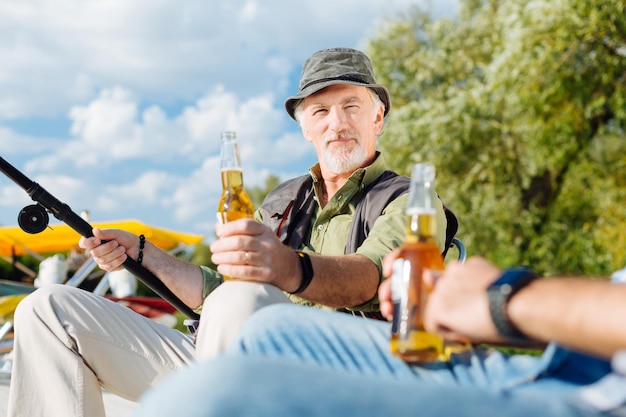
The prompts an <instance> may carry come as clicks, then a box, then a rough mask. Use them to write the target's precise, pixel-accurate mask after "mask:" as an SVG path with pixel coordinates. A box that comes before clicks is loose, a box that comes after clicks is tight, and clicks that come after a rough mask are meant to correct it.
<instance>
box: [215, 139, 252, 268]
mask: <svg viewBox="0 0 626 417" xmlns="http://www.w3.org/2000/svg"><path fill="white" fill-rule="evenodd" d="M221 138H222V149H221V153H220V168H221V171H222V196H221V197H220V202H219V204H218V206H217V221H218V222H220V223H226V222H230V221H233V220H238V219H243V218H246V217H252V216H253V214H254V206H253V205H252V200H251V199H250V196H248V193H247V192H246V190H245V189H244V188H243V171H242V170H241V159H240V158H239V147H238V146H237V134H236V133H235V132H222V133H221ZM224 279H225V280H229V279H234V278H233V277H229V276H224Z"/></svg>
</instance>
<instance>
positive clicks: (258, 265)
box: [211, 219, 301, 291]
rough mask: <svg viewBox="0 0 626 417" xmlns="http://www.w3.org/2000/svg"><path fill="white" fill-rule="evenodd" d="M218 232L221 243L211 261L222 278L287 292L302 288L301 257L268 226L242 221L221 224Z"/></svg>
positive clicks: (212, 247) (213, 246)
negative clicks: (231, 278) (269, 285)
mask: <svg viewBox="0 0 626 417" xmlns="http://www.w3.org/2000/svg"><path fill="white" fill-rule="evenodd" d="M215 231H216V233H217V235H218V237H219V239H218V240H217V241H215V242H213V243H212V244H211V253H212V256H211V260H212V261H213V262H214V263H215V264H216V265H217V270H218V271H219V272H220V273H221V274H223V275H226V276H230V277H237V279H242V280H248V281H256V282H265V283H268V284H273V285H275V286H277V287H278V288H280V289H282V290H284V291H294V290H295V289H296V288H298V285H299V279H300V277H301V272H300V270H299V268H300V266H299V261H298V258H297V255H296V254H295V253H294V251H293V250H292V249H291V248H289V247H287V246H285V245H284V244H283V243H282V242H281V241H280V240H279V239H278V237H276V235H275V234H274V233H273V232H272V231H271V229H269V228H268V227H267V226H265V225H263V224H261V223H259V222H257V221H255V220H252V219H241V220H235V221H232V222H228V223H224V224H217V225H216V226H215Z"/></svg>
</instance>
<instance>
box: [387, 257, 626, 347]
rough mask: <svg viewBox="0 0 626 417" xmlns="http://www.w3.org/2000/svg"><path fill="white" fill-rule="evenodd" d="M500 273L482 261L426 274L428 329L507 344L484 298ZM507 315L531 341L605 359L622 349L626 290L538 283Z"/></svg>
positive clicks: (600, 284) (576, 281)
mask: <svg viewBox="0 0 626 417" xmlns="http://www.w3.org/2000/svg"><path fill="white" fill-rule="evenodd" d="M393 256H394V255H393V254H392V255H391V257H393ZM390 259H391V258H390ZM387 264H388V262H387V260H386V263H385V265H387ZM385 271H387V268H386V269H385ZM387 272H388V271H387ZM501 274H502V270H500V268H498V267H496V266H495V265H493V264H491V263H489V262H488V261H487V260H485V259H483V258H470V259H468V260H467V262H466V263H465V264H461V263H452V264H450V265H449V266H448V267H447V268H446V270H445V271H443V272H442V273H441V274H440V276H438V277H435V275H436V273H433V272H427V273H425V274H424V279H425V282H426V283H427V285H433V289H432V292H431V294H430V296H429V299H428V305H427V306H426V319H425V326H426V328H427V329H428V330H429V331H433V332H438V333H441V334H443V335H444V337H445V338H446V339H448V340H469V341H472V342H487V343H489V342H491V343H503V342H504V343H506V342H507V341H506V340H505V339H503V338H502V337H501V336H500V335H499V334H498V332H497V330H496V328H495V326H494V324H493V322H492V320H491V316H490V314H489V304H488V299H487V287H488V286H489V284H491V283H492V282H493V281H495V280H496V279H497V278H498V277H499V276H500V275H501ZM435 280H436V283H435ZM388 281H389V280H387V281H385V283H384V285H382V286H381V289H380V291H379V297H380V299H381V311H382V312H383V313H384V314H385V315H386V316H387V317H390V315H391V294H390V290H389V283H388ZM507 314H508V316H509V319H510V320H511V321H512V322H513V324H514V325H515V326H516V327H517V328H518V329H519V330H520V331H521V332H522V333H524V334H525V335H526V336H528V337H529V338H532V339H536V340H539V341H544V342H549V341H555V342H558V343H560V344H562V345H564V346H568V347H570V348H573V349H577V350H581V351H585V352H587V353H590V354H594V355H599V356H603V357H610V356H611V355H613V354H614V353H615V352H616V351H617V350H619V349H624V348H626V328H624V325H623V323H622V319H621V317H624V316H625V315H626V286H622V285H616V284H611V283H609V282H607V281H604V280H593V279H589V278H583V277H579V278H566V277H554V278H546V279H538V280H535V281H533V282H532V283H531V284H530V285H528V286H526V287H524V288H523V289H521V290H520V291H519V292H517V293H516V294H515V295H514V296H513V297H512V298H511V300H510V301H509V303H508V306H507Z"/></svg>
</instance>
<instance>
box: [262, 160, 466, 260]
mask: <svg viewBox="0 0 626 417" xmlns="http://www.w3.org/2000/svg"><path fill="white" fill-rule="evenodd" d="M410 182H411V180H410V178H408V177H406V176H403V175H398V174H396V173H395V172H393V171H385V172H383V173H382V174H381V175H380V176H379V177H378V178H377V179H376V180H374V181H373V182H372V183H371V184H369V185H368V186H367V187H366V188H365V189H363V190H361V191H360V193H361V196H360V199H359V202H358V203H357V206H356V211H355V213H354V216H353V218H352V224H351V225H350V230H349V232H348V239H347V241H346V245H345V249H344V253H346V254H350V253H355V252H356V250H357V249H358V247H359V246H361V244H362V243H363V241H364V240H365V239H366V238H367V236H368V235H369V232H370V230H371V229H372V227H374V222H375V221H376V219H378V217H379V216H380V215H381V214H382V213H383V210H384V209H385V207H387V205H388V204H389V203H390V202H392V201H393V200H395V199H396V198H398V197H399V196H401V195H402V194H404V193H406V192H408V190H409V185H410ZM314 197H315V193H314V191H313V179H312V178H311V176H310V175H308V174H307V175H303V176H301V177H297V178H293V179H291V180H288V181H285V182H283V183H281V184H280V185H278V186H277V187H276V188H275V189H274V190H272V191H271V192H270V193H269V194H268V195H267V197H265V201H263V204H262V205H261V207H260V209H261V213H262V216H263V223H264V224H265V225H267V226H268V227H269V228H271V229H272V230H273V231H274V233H276V235H277V236H278V238H279V239H280V240H281V242H283V243H284V244H285V245H288V246H289V247H291V248H293V249H300V248H301V246H302V242H303V241H304V240H305V239H306V237H307V234H308V233H310V231H311V219H312V217H313V213H314V212H315V208H316V204H317V203H316V202H315V199H314ZM444 211H445V214H446V219H447V225H446V250H444V251H443V255H444V256H445V254H446V252H447V248H449V247H450V243H451V241H452V238H453V237H454V236H455V234H456V232H457V229H458V222H457V220H456V216H455V215H454V214H453V213H452V212H451V211H450V210H449V209H448V208H447V207H445V205H444Z"/></svg>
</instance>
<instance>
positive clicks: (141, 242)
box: [137, 235, 146, 265]
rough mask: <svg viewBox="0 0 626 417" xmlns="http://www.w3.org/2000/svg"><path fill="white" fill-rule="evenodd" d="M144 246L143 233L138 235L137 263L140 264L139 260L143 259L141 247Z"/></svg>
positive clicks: (144, 238)
mask: <svg viewBox="0 0 626 417" xmlns="http://www.w3.org/2000/svg"><path fill="white" fill-rule="evenodd" d="M145 246H146V237H145V236H144V235H139V253H138V254H137V263H138V264H139V265H141V261H143V248H144V247H145Z"/></svg>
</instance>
